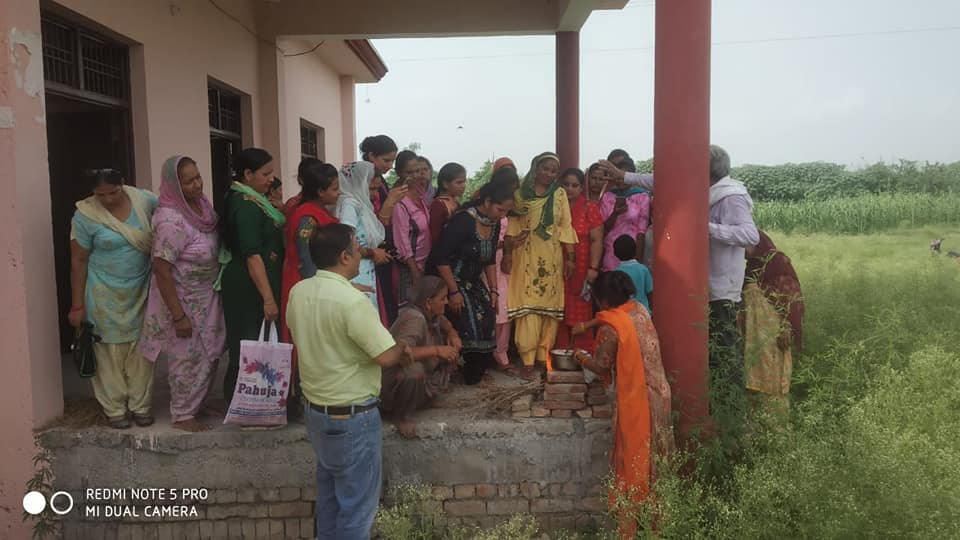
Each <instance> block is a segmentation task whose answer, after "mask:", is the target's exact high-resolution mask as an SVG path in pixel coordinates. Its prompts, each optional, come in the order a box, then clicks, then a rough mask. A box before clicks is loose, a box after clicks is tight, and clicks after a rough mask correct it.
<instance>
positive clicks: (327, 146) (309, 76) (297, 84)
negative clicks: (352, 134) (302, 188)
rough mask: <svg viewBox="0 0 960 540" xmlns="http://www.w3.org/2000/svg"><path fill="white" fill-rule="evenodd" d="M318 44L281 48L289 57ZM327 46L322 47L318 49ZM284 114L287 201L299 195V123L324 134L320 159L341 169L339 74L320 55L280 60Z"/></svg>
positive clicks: (295, 43) (287, 43)
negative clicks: (304, 123) (318, 129)
mask: <svg viewBox="0 0 960 540" xmlns="http://www.w3.org/2000/svg"><path fill="white" fill-rule="evenodd" d="M316 43H317V41H316V40H313V41H307V40H283V41H281V42H280V47H281V48H282V49H283V50H285V51H290V52H289V53H288V54H295V53H297V52H302V51H306V50H309V49H310V48H311V47H313V46H314V45H316ZM327 45H329V44H328V43H326V42H325V43H324V45H321V47H320V48H323V47H324V46H327ZM283 74H284V84H283V88H284V96H285V106H286V111H285V114H284V125H283V129H284V132H285V133H286V137H285V138H286V141H287V144H286V145H285V147H284V149H283V160H284V162H283V177H282V178H281V179H282V180H283V183H284V184H283V190H284V195H285V196H286V197H290V196H292V195H294V194H295V193H297V192H298V191H299V186H298V185H297V181H296V177H297V166H298V165H299V164H300V119H301V118H303V119H304V120H306V121H308V122H311V123H313V124H316V125H317V126H320V127H322V128H323V130H324V145H323V156H322V157H323V159H324V161H328V162H330V163H332V164H334V165H335V166H336V167H338V168H339V167H340V165H341V162H342V160H341V157H342V148H343V142H342V141H343V136H342V134H341V125H342V115H341V112H340V103H341V100H340V74H339V73H337V72H336V71H335V70H334V69H333V68H332V67H331V66H330V65H329V64H327V63H326V62H324V61H323V60H322V58H321V54H320V51H319V49H318V51H317V52H314V53H312V54H305V55H302V56H288V57H285V58H283Z"/></svg>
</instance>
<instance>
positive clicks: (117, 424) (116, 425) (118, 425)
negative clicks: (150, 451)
mask: <svg viewBox="0 0 960 540" xmlns="http://www.w3.org/2000/svg"><path fill="white" fill-rule="evenodd" d="M107 423H108V424H110V427H112V428H113V429H130V421H129V420H127V417H126V416H121V417H120V418H108V419H107Z"/></svg>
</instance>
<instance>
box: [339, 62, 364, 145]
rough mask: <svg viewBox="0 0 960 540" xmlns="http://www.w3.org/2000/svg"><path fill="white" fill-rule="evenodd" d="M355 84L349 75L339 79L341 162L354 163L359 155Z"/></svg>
mask: <svg viewBox="0 0 960 540" xmlns="http://www.w3.org/2000/svg"><path fill="white" fill-rule="evenodd" d="M356 95H357V84H356V82H355V81H354V78H353V77H351V76H349V75H343V76H341V77H340V112H341V114H342V117H343V118H342V120H343V128H342V132H343V157H342V159H343V162H344V163H350V162H352V161H355V160H356V159H357V157H358V156H359V154H360V149H359V148H358V147H357V109H356Z"/></svg>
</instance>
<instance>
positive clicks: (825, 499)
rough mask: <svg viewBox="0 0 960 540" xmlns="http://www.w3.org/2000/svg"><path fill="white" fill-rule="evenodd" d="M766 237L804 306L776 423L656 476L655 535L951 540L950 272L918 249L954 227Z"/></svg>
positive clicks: (954, 459) (955, 427)
mask: <svg viewBox="0 0 960 540" xmlns="http://www.w3.org/2000/svg"><path fill="white" fill-rule="evenodd" d="M770 234H771V236H772V237H773V239H774V241H775V242H776V243H777V245H778V247H780V248H781V249H782V250H783V251H784V252H786V253H787V254H788V255H789V256H790V257H791V259H792V260H793V263H794V266H795V267H796V269H797V272H798V274H799V276H800V279H801V282H802V285H803V291H804V295H805V299H806V316H805V324H804V334H805V347H806V349H805V351H804V354H803V355H801V356H800V357H799V358H798V359H797V361H796V364H795V371H794V377H793V397H794V406H793V410H792V418H791V422H790V425H789V426H788V427H787V428H786V429H784V430H782V431H776V432H763V431H760V432H759V433H757V434H756V435H755V436H754V437H753V438H752V439H751V440H750V441H749V443H748V444H747V447H746V449H745V451H744V453H743V456H742V457H741V458H740V459H737V460H735V461H734V462H727V463H726V465H727V466H728V467H727V470H728V471H729V472H730V474H728V475H727V476H725V477H722V478H719V479H718V478H716V477H715V476H712V475H709V474H707V473H706V471H707V470H708V468H707V467H706V466H705V467H704V468H702V469H701V470H700V471H699V473H700V474H698V475H695V476H694V479H693V480H690V479H687V480H684V481H681V480H679V479H678V478H676V477H674V478H665V479H663V481H662V482H661V483H660V484H659V485H658V486H657V493H658V497H659V498H658V500H657V502H656V504H655V508H654V509H653V511H654V513H655V514H656V515H658V518H657V519H656V521H657V523H659V524H660V531H659V535H658V536H659V537H664V538H731V539H732V538H771V539H772V538H958V537H960V354H958V351H960V263H958V261H956V260H952V259H949V258H947V257H932V256H931V255H930V253H929V250H928V246H929V242H930V240H931V239H933V238H934V237H946V238H947V239H948V240H947V241H945V242H944V246H945V248H947V249H954V250H955V251H960V249H956V248H958V247H960V229H958V227H956V226H955V225H954V226H931V227H928V228H923V229H911V230H896V231H890V232H886V233H881V234H871V235H855V236H832V235H826V234H814V235H784V234H781V233H777V232H776V231H771V233H770ZM950 238H953V239H954V241H953V242H951V241H950V240H949V239H950ZM700 457H701V458H703V461H704V463H710V465H712V466H713V469H712V470H715V469H716V465H717V463H716V461H717V460H718V458H717V456H716V455H712V456H711V455H710V450H709V449H707V450H705V451H704V452H703V455H701V456H700ZM719 459H720V460H721V461H722V459H723V458H719ZM711 461H712V463H711Z"/></svg>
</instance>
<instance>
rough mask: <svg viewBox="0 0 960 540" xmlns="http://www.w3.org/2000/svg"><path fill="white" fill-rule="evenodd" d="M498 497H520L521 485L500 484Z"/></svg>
mask: <svg viewBox="0 0 960 540" xmlns="http://www.w3.org/2000/svg"><path fill="white" fill-rule="evenodd" d="M497 495H498V496H500V497H516V496H518V495H520V484H500V485H498V486H497Z"/></svg>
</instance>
